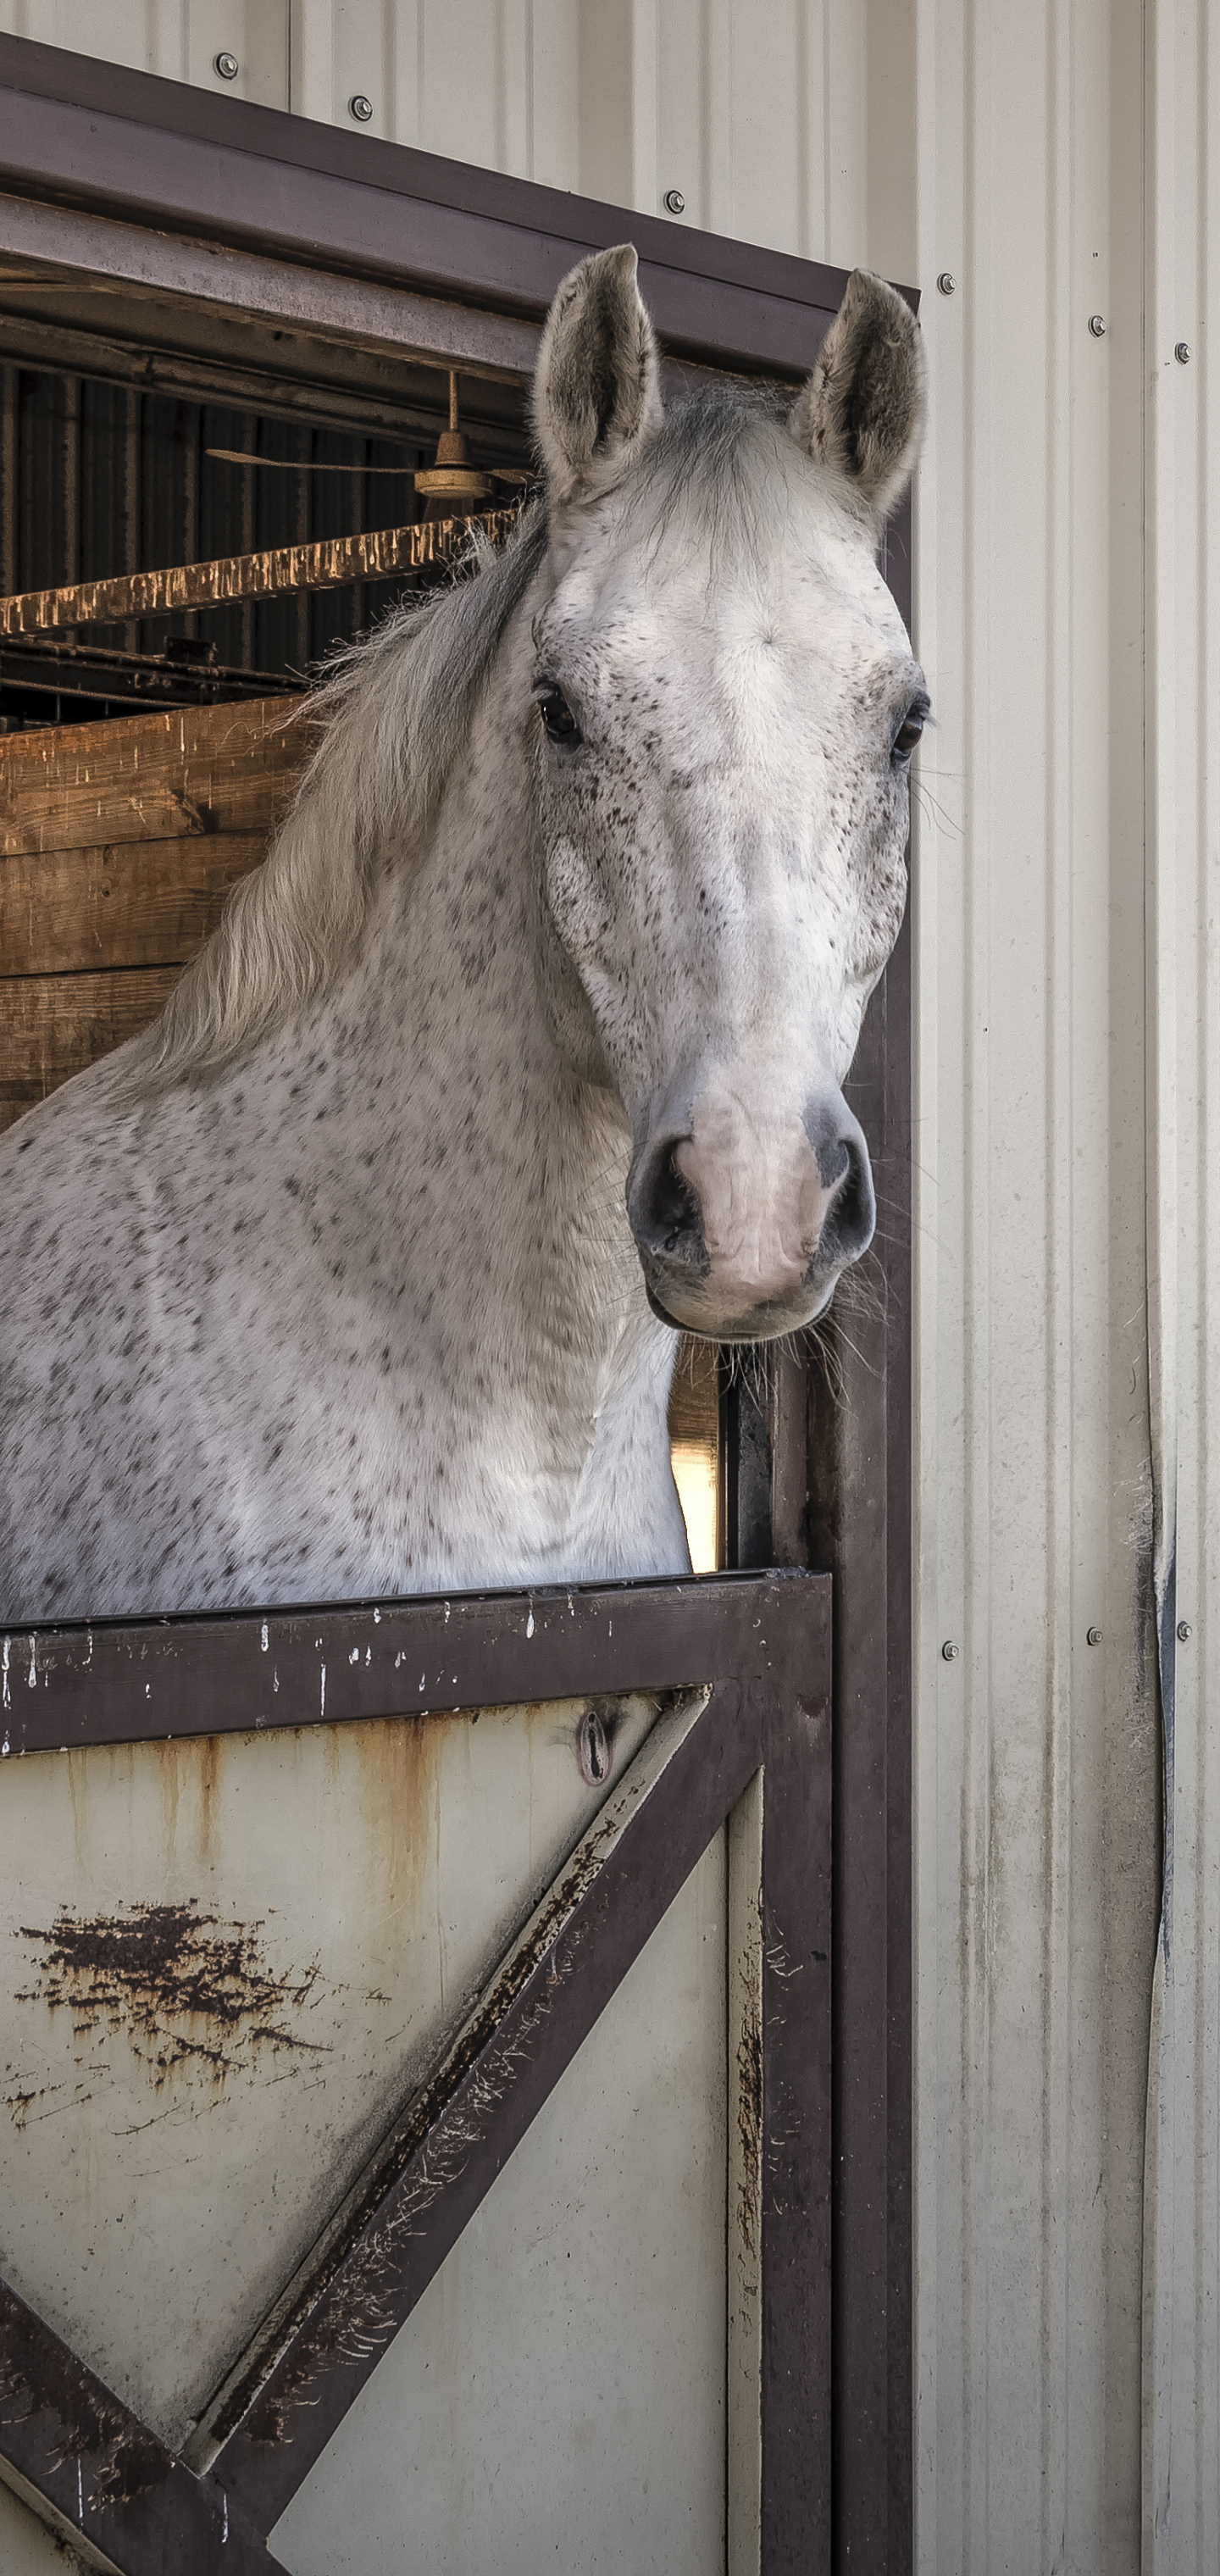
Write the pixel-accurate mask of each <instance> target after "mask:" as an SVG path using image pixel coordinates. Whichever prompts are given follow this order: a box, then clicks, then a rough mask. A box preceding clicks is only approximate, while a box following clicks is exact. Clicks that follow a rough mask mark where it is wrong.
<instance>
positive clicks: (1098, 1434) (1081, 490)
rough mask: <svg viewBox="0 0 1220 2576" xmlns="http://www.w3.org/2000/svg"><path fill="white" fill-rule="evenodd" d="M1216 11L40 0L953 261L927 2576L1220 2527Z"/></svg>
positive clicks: (939, 839) (789, 244)
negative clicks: (226, 5)
mask: <svg viewBox="0 0 1220 2576" xmlns="http://www.w3.org/2000/svg"><path fill="white" fill-rule="evenodd" d="M1215 23H1216V22H1215V12H1214V11H1209V9H1208V7H1207V5H1206V0H1143V5H1141V0H1110V5H1107V0H1022V5H1021V7H1020V8H1019V9H1016V10H1014V9H1012V8H1011V7H1010V6H1003V5H1001V0H871V5H864V0H861V5H855V6H853V5H849V0H795V5H794V0H751V5H748V6H747V5H745V0H600V5H599V0H586V5H583V6H582V5H577V0H462V4H461V5H458V0H449V5H448V6H446V7H443V8H442V7H441V6H440V0H397V5H396V0H294V5H292V6H291V7H289V8H288V9H287V10H280V9H279V8H278V7H277V6H275V5H271V6H267V7H265V8H262V9H256V8H254V7H253V6H252V7H250V8H248V9H246V10H244V11H243V10H241V9H234V10H224V9H220V8H216V7H213V6H211V5H208V6H206V7H204V6H201V5H197V0H190V5H189V6H188V5H186V0H180V5H175V0H162V5H161V6H159V7H157V6H154V5H151V4H150V6H149V8H148V9H147V10H146V12H145V13H144V16H143V18H136V17H135V16H134V15H133V14H132V13H129V12H128V11H127V10H126V9H125V8H120V7H119V6H117V5H115V6H113V7H111V6H107V5H105V4H104V0H78V5H77V6H76V7H72V6H70V5H69V0H16V4H15V5H14V0H7V5H5V6H3V7H0V26H3V27H5V28H9V29H12V30H13V31H14V32H17V33H26V34H30V35H37V36H42V37H44V38H48V39H50V40H51V41H55V42H59V43H65V44H76V45H79V46H82V47H85V48H91V49H93V50H95V51H98V52H109V53H113V54H115V55H117V56H120V57H121V58H123V59H125V60H129V61H136V62H139V63H141V64H143V65H145V66H146V67H147V68H152V69H158V70H164V71H172V72H174V73H176V74H178V75H179V76H181V75H182V73H184V72H185V73H186V74H187V75H188V76H189V77H195V78H199V79H201V80H205V81H214V80H215V77H216V76H215V74H214V72H213V71H212V70H211V68H210V63H211V54H212V52H213V51H214V50H215V48H216V47H218V46H219V45H221V44H225V45H229V46H231V47H232V49H233V51H234V52H236V53H237V54H238V55H239V57H240V58H241V62H242V70H241V73H240V76H239V83H238V86H244V87H245V89H246V94H247V95H251V96H257V97H261V98H264V99H266V100H268V101H269V102H271V103H285V104H286V103H290V104H291V105H292V106H293V107H294V108H296V109H297V110H298V111H300V112H303V113H305V114H310V115H315V116H321V117H333V118H335V119H336V120H337V121H343V122H346V123H348V124H350V123H351V119H350V113H349V108H348V101H349V99H350V98H351V96H352V95H353V94H355V93H357V92H361V93H364V94H365V95H367V97H368V98H369V99H370V100H371V102H372V105H373V111H374V113H373V119H372V127H371V130H372V131H374V132H380V133H385V134H391V135H394V136H396V137H398V138H399V139H400V140H403V141H407V142H413V143H421V144H424V145H426V146H428V147H429V148H430V149H432V150H436V151H441V152H447V153H451V154H454V155H456V156H458V157H462V158H466V159H470V160H474V161H478V162H484V163H488V164H493V165H495V166H498V167H502V168H506V169H509V170H512V171H515V172H518V173H520V174H522V175H525V176H533V177H536V178H539V179H545V180H547V181H550V182H552V183H555V184H559V185H566V186H572V187H579V188H581V189H584V190H587V191H589V192H592V193H595V194H598V195H603V196H606V197H610V198H615V199H618V200H620V201H622V202H623V203H624V204H626V205H635V206H637V207H639V208H641V209H646V210H647V211H648V212H650V213H655V212H658V211H660V201H661V198H662V195H663V192H664V190H665V189H667V188H670V187H680V188H681V189H682V190H683V192H684V194H685V197H686V202H687V209H688V213H687V217H686V218H685V219H686V220H688V221H694V222H696V223H704V224H707V225H710V226H712V227H715V228H717V229H720V230H723V231H726V232H731V233H736V234H739V235H741V236H743V237H747V238H750V239H753V240H755V241H759V242H764V243H768V244H773V245H775V246H778V247H780V248H784V249H792V250H799V251H804V252H808V253H811V254H813V255H815V256H823V257H828V258H831V259H834V260H839V261H843V262H850V261H851V260H853V259H863V260H867V261H869V262H871V263H872V264H874V265H876V266H879V267H882V268H885V269H886V270H887V271H888V272H889V274H891V275H895V276H900V277H903V278H905V279H911V280H914V281H916V282H918V283H919V284H920V286H921V287H922V288H923V292H924V303H923V321H924V327H925V332H926V337H927V345H928V350H929V356H930V360H931V368H932V379H933V408H932V427H931V435H930V442H929V449H928V453H927V457H926V461H925V464H924V467H923V470H922V473H921V477H920V484H919V492H918V501H917V547H918V557H917V602H918V611H917V613H918V641H919V645H920V649H921V651H922V654H923V658H924V661H925V663H926V665H927V668H928V671H929V675H930V680H931V686H932V692H933V697H934V701H935V704H936V708H937V715H938V731H937V733H936V734H935V736H934V737H933V738H932V746H931V748H930V749H929V750H927V751H926V752H925V754H924V757H923V763H922V784H921V790H920V800H919V801H920V813H919V821H918V831H917V848H916V868H915V881H916V892H915V929H916V954H917V988H918V989H917V1063H916V1134H917V1139H918V1144H917V1236H916V1246H917V1251H916V1269H917V1311H916V1353H917V1362H916V1365H917V1381H916V1399H917V1421H916V1440H917V1461H918V1493H917V1600H918V1635H917V1657H916V1669H917V1744H916V1868H917V1882H916V1885H917V1936H916V1988H917V2046H916V2135H917V2177H916V2180H917V2195H916V2198H917V2211H916V2229H917V2275H918V2279H917V2380H918V2454H917V2490H918V2562H919V2565H920V2568H921V2570H923V2571H924V2576H931V2572H932V2571H934V2570H935V2571H937V2576H940V2571H945V2576H949V2571H956V2570H970V2571H971V2576H981V2571H984V2570H995V2571H997V2576H998V2571H999V2570H1001V2569H1010V2568H1011V2569H1018V2568H1019V2569H1022V2570H1026V2569H1028V2570H1031V2571H1034V2570H1037V2571H1044V2570H1051V2569H1061V2570H1067V2569H1072V2570H1074V2571H1082V2576H1083V2572H1084V2571H1088V2576H1103V2571H1104V2576H1121V2571H1127V2570H1130V2571H1134V2570H1135V2569H1136V2568H1137V2566H1140V2565H1141V2564H1142V2565H1143V2567H1144V2568H1145V2569H1147V2570H1155V2571H1157V2576H1185V2572H1186V2571H1192V2576H1193V2571H1198V2576H1214V2570H1215V2568H1216V2565H1217V2563H1220V2503H1218V2496H1217V2481H1218V2478H1220V2435H1218V2432H1217V2352H1216V2334H1217V2313H1218V2308H1220V2279H1218V2260H1220V2257H1218V2242H1217V2239H1218V2216H1217V2212H1218V2205H1220V2189H1218V2167H1217V2154H1218V2148H1217V2139H1218V2135H1220V2121H1218V2118H1217V2112H1218V2107H1220V2106H1218V2103H1217V2063H1218V2056H1220V2049H1218V2040H1217V2029H1218V2009H1217V2008H1218V2002H1220V1995H1218V1991H1217V1989H1218V1978H1220V1971H1218V1965H1217V1953H1218V1947H1220V1921H1218V1917H1220V1884H1218V1882H1220V1777H1218V1775H1217V1764H1218V1762H1220V1754H1218V1751H1217V1739H1216V1730H1215V1728H1214V1726H1213V1727H1212V1728H1211V1729H1210V1730H1209V1728H1208V1724H1207V1711H1208V1674H1209V1670H1210V1667H1209V1662H1208V1657H1209V1653H1210V1652H1211V1649H1210V1647H1209V1630H1210V1626H1211V1624H1212V1623H1213V1621H1214V1615H1215V1611H1216V1609H1217V1607H1220V1605H1218V1604H1217V1603H1216V1602H1215V1599H1214V1595H1215V1589H1216V1582H1217V1576H1216V1571H1215V1568H1214V1567H1213V1565H1212V1564H1211V1562H1210V1560H1209V1557H1208V1554H1207V1549H1206V1541H1205V1533H1206V1532H1207V1531H1208V1530H1209V1529H1210V1528H1213V1527H1215V1526H1216V1524H1217V1503H1218V1502H1220V1496H1217V1493H1216V1468H1215V1465H1214V1461H1213V1452H1212V1449H1211V1427H1212V1426H1211V1419H1210V1408H1211V1406H1212V1405H1213V1404H1214V1402H1215V1401H1216V1396H1217V1381H1216V1361H1215V1357H1214V1350H1215V1335H1214V1331H1213V1332H1210V1333H1209V1321H1210V1315H1211V1311H1212V1307H1213V1303H1214V1300H1215V1296H1216V1294H1217V1292H1218V1291H1220V1276H1218V1275H1217V1274H1218V1271H1220V1240H1218V1234H1217V1229H1218V1227H1220V1213H1218V1212H1220V1173H1218V1172H1217V1168H1216V1166H1217V1152H1218V1136H1220V1131H1218V1129H1217V1100H1216V1091H1217V1080H1218V1069H1220V1054H1218V1048H1220V990H1218V969H1217V899H1216V881H1217V830H1218V824H1220V813H1218V789H1217V749H1218V746H1217V740H1216V729H1217V723H1218V716H1217V698H1216V678H1217V670H1218V666H1220V631H1218V617H1220V538H1218V533H1217V512H1216V509H1215V506H1214V503H1213V501H1212V498H1211V496H1212V494H1213V493H1214V491H1215V490H1216V489H1217V488H1218V483H1217V471H1216V467H1217V462H1220V460H1217V459H1216V457H1215V454H1214V447H1215V432H1214V430H1213V429H1212V427H1211V423H1212V422H1213V421H1214V420H1215V418H1216V416H1217V415H1216V397H1217V394H1218V393H1220V375H1218V370H1220V354H1214V353H1213V352H1212V351H1211V350H1210V347H1209V338H1208V322H1207V316H1208V309H1209V299H1210V289H1211V285H1212V282H1213V274H1214V265H1215V257H1216V239H1217V235H1216V225H1217V216H1216V182H1215V177H1214V167H1213V165H1214V158H1215V155H1214V150H1213V148H1212V145H1211V135H1212V134H1213V133H1214V132H1215V130H1216V113H1217V108H1218V107H1220V99H1218V98H1217V96H1216V84H1217V70H1216V63H1215V55H1216V45H1215V41H1214V30H1215ZM243 48H244V50H243ZM277 83H278V84H279V86H278V87H277ZM940 272H950V273H951V274H952V277H953V279H954V290H953V292H952V293H951V294H941V293H939V292H938V291H937V287H936V279H937V276H938V274H939V273H940ZM1093 315H1098V316H1100V317H1102V318H1103V319H1104V323H1105V332H1104V336H1099V335H1094V334H1093V333H1091V332H1090V329H1089V321H1090V317H1091V316H1093ZM1179 341H1181V342H1183V343H1185V344H1188V345H1189V348H1190V353H1191V354H1190V356H1189V358H1188V359H1186V360H1180V359H1178V358H1177V357H1175V354H1174V352H1175V345H1176V344H1177V343H1178V342H1179ZM1175 1581H1176V1593H1175V1589H1174V1585H1175ZM1154 1595H1155V1597H1156V1598H1158V1599H1159V1600H1160V1602H1161V1604H1162V1608H1163V1617H1162V1620H1161V1658H1162V1666H1163V1677H1164V1682H1165V1686H1166V1702H1167V1707H1168V1710H1169V1715H1170V1720H1171V1723H1170V1726H1169V1729H1168V1743H1169V1759H1168V1772H1167V1779H1168V1807H1167V1815H1168V1823H1169V1829H1170V1850H1171V1854H1172V1871H1171V1875H1170V1881H1169V1886H1170V1901H1169V1903H1168V1904H1167V1907H1166V1914H1165V1926H1164V1934H1163V1937H1162V1939H1161V1942H1160V1948H1159V1958H1158V1924H1159V1920H1160V1903H1161V1821H1162V1817H1161V1730H1160V1723H1159V1709H1158V1689H1157V1673H1156V1622H1155V1618H1154ZM1179 1621H1181V1622H1183V1623H1184V1625H1185V1628H1186V1629H1188V1630H1189V1632H1190V1633H1189V1635H1181V1636H1180V1635H1179V1633H1178V1622H1179ZM1090 1631H1094V1632H1100V1633H1099V1640H1098V1642H1096V1643H1090V1642H1089V1635H1090ZM946 1643H951V1644H953V1645H955V1646H957V1647H958V1649H959V1652H958V1653H957V1655H956V1656H955V1657H954V1658H953V1659H952V1660H948V1659H946V1658H945V1656H944V1654H943V1653H942V1648H943V1647H944V1645H945V1644H946ZM1150 2031H1154V2050H1153V2070H1152V2071H1153V2082H1152V2086H1151V2093H1150V2095H1149V2091H1148V2066H1149V2036H1150ZM1149 2100H1150V2101H1151V2110H1150V2113H1148V2120H1147V2139H1148V2147H1149V2154H1148V2158H1147V2164H1146V2161H1145V2121H1146V2112H1147V2106H1148V2103H1149Z"/></svg>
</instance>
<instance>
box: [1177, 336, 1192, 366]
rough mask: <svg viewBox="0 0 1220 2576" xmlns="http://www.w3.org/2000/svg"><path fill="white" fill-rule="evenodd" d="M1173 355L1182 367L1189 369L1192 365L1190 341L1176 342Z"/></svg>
mask: <svg viewBox="0 0 1220 2576" xmlns="http://www.w3.org/2000/svg"><path fill="white" fill-rule="evenodd" d="M1173 354H1174V356H1175V358H1176V359H1177V362H1178V365H1179V366H1180V367H1188V366H1189V365H1190V342H1189V340H1175V342H1174V348H1173Z"/></svg>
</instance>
